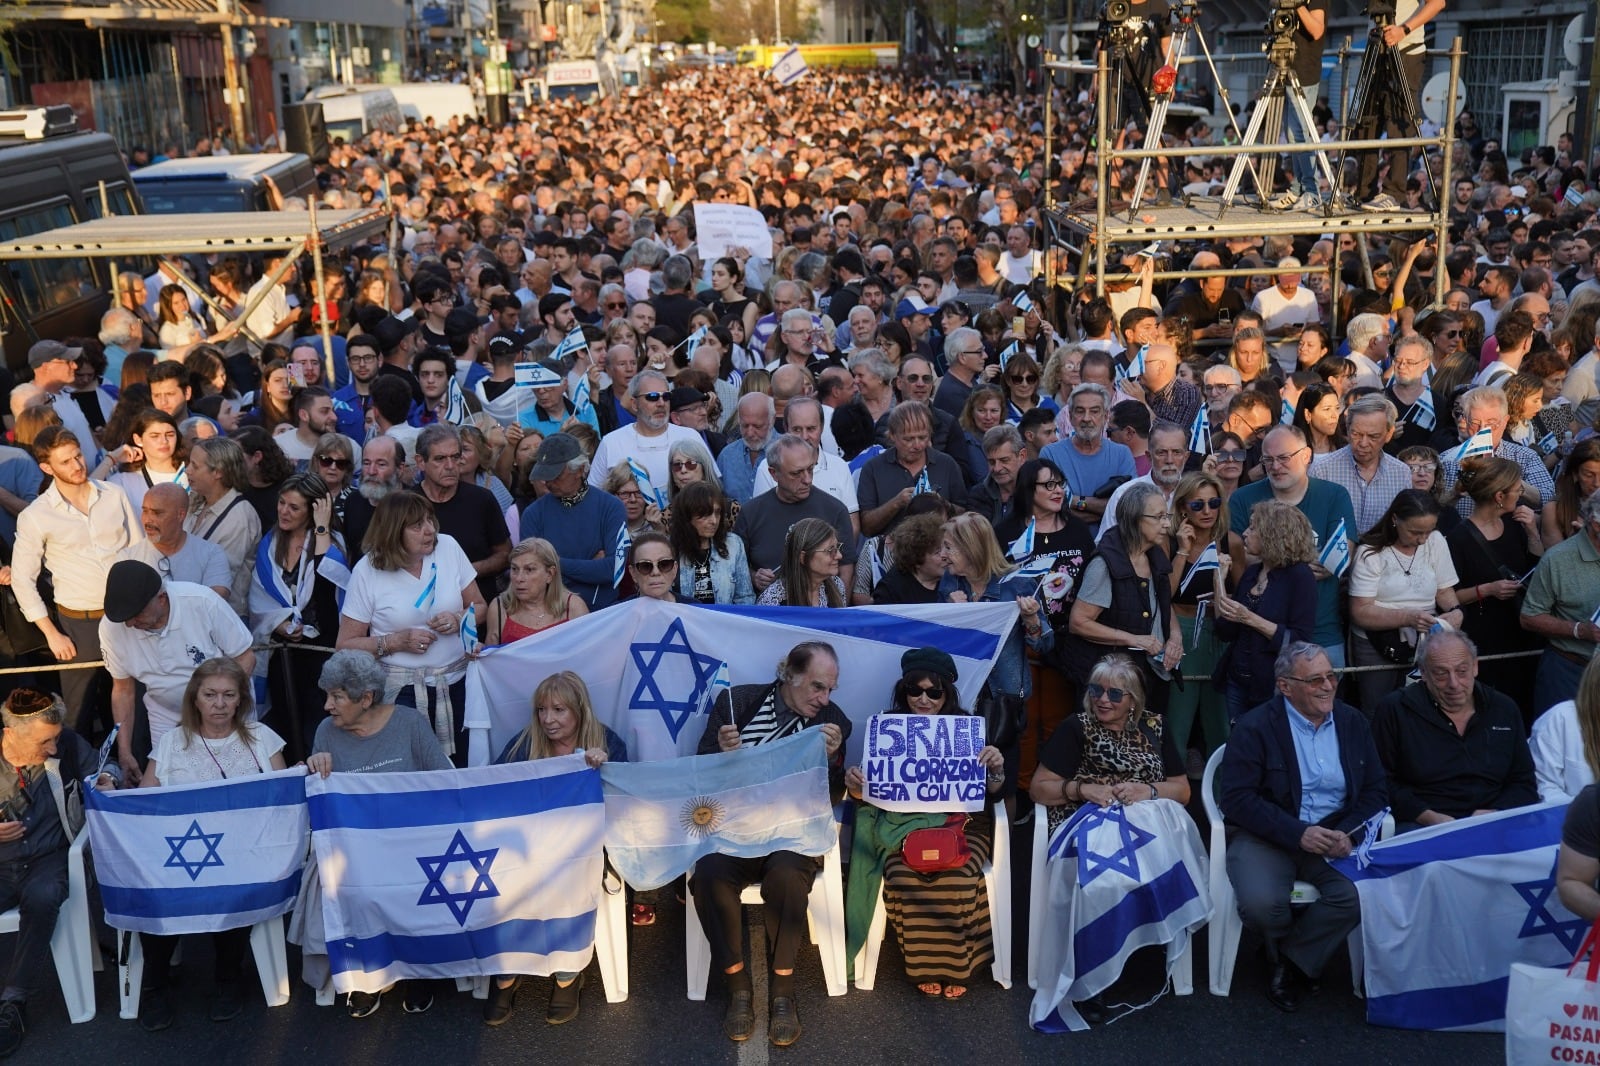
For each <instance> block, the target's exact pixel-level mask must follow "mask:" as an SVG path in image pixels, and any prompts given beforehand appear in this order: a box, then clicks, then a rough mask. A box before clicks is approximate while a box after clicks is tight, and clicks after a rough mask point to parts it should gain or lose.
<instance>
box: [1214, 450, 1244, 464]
mask: <svg viewBox="0 0 1600 1066" xmlns="http://www.w3.org/2000/svg"><path fill="white" fill-rule="evenodd" d="M1244 459H1245V453H1244V452H1233V451H1228V452H1218V453H1217V462H1219V463H1242V462H1244Z"/></svg>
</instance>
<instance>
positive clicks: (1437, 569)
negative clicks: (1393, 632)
mask: <svg viewBox="0 0 1600 1066" xmlns="http://www.w3.org/2000/svg"><path fill="white" fill-rule="evenodd" d="M1455 585H1456V564H1455V563H1454V562H1453V561H1452V560H1451V558H1450V548H1449V546H1448V545H1447V544H1445V540H1444V536H1443V535H1442V534H1441V533H1439V531H1438V530H1435V531H1434V532H1432V533H1430V534H1428V539H1427V540H1425V541H1423V542H1422V546H1421V547H1420V548H1418V549H1417V552H1416V554H1415V555H1413V556H1412V557H1411V558H1410V559H1407V558H1406V557H1405V556H1404V555H1402V554H1400V553H1399V552H1398V551H1396V550H1395V549H1393V548H1382V549H1380V550H1378V551H1373V550H1371V549H1370V548H1365V547H1358V548H1357V549H1356V557H1355V562H1354V565H1352V567H1351V569H1350V595H1351V596H1362V597H1371V598H1372V601H1373V605H1374V606H1377V607H1384V608H1388V609H1390V610H1397V611H1427V612H1429V613H1430V614H1431V613H1432V612H1433V609H1434V605H1435V604H1436V603H1437V602H1438V596H1439V590H1440V589H1445V588H1455ZM1351 628H1354V629H1359V628H1360V627H1358V626H1354V625H1352V627H1351Z"/></svg>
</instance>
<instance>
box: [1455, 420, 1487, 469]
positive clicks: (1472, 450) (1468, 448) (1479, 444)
mask: <svg viewBox="0 0 1600 1066" xmlns="http://www.w3.org/2000/svg"><path fill="white" fill-rule="evenodd" d="M1493 454H1494V433H1493V432H1491V431H1490V429H1489V427H1488V426H1484V427H1483V428H1482V429H1480V430H1478V432H1476V433H1474V434H1473V435H1472V436H1470V437H1468V438H1467V439H1466V440H1464V441H1462V442H1461V447H1459V448H1457V449H1456V452H1455V461H1456V462H1458V463H1459V462H1461V460H1463V459H1470V458H1472V457H1473V456H1474V455H1493Z"/></svg>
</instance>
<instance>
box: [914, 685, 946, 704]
mask: <svg viewBox="0 0 1600 1066" xmlns="http://www.w3.org/2000/svg"><path fill="white" fill-rule="evenodd" d="M918 696H921V697H922V698H923V699H925V700H942V699H944V687H943V686H942V685H909V686H907V687H906V698H907V699H916V698H917V697H918Z"/></svg>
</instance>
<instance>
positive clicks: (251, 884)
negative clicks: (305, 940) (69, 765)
mask: <svg viewBox="0 0 1600 1066" xmlns="http://www.w3.org/2000/svg"><path fill="white" fill-rule="evenodd" d="M195 743H197V744H199V743H203V741H200V740H196V741H195ZM305 776H306V772H305V770H304V768H295V769H289V770H277V771H274V772H272V773H265V774H259V775H256V776H252V777H241V778H235V779H233V780H231V781H215V782H212V781H207V782H204V783H201V784H195V785H163V786H162V787H160V788H141V789H136V790H131V791H121V792H101V791H99V790H97V789H92V788H89V789H85V790H84V805H85V808H86V814H87V817H88V823H89V843H90V845H91V847H92V848H93V850H94V866H95V873H96V876H97V877H98V879H99V882H100V898H101V899H102V900H103V901H104V903H105V908H106V924H107V925H109V926H111V927H112V928H113V929H132V930H135V931H137V932H141V933H153V934H155V935H157V936H178V935H180V934H183V933H218V932H222V931H223V930H226V929H239V928H242V927H244V926H247V925H254V924H256V923H257V922H261V921H265V920H266V919H268V918H275V917H277V916H278V915H280V914H285V913H287V912H288V910H289V909H290V908H291V907H293V906H294V901H295V897H296V895H297V894H298V893H299V891H300V873H301V868H302V867H303V866H304V865H305V855H306V833H307V828H306V794H305V784H304V782H305Z"/></svg>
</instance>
